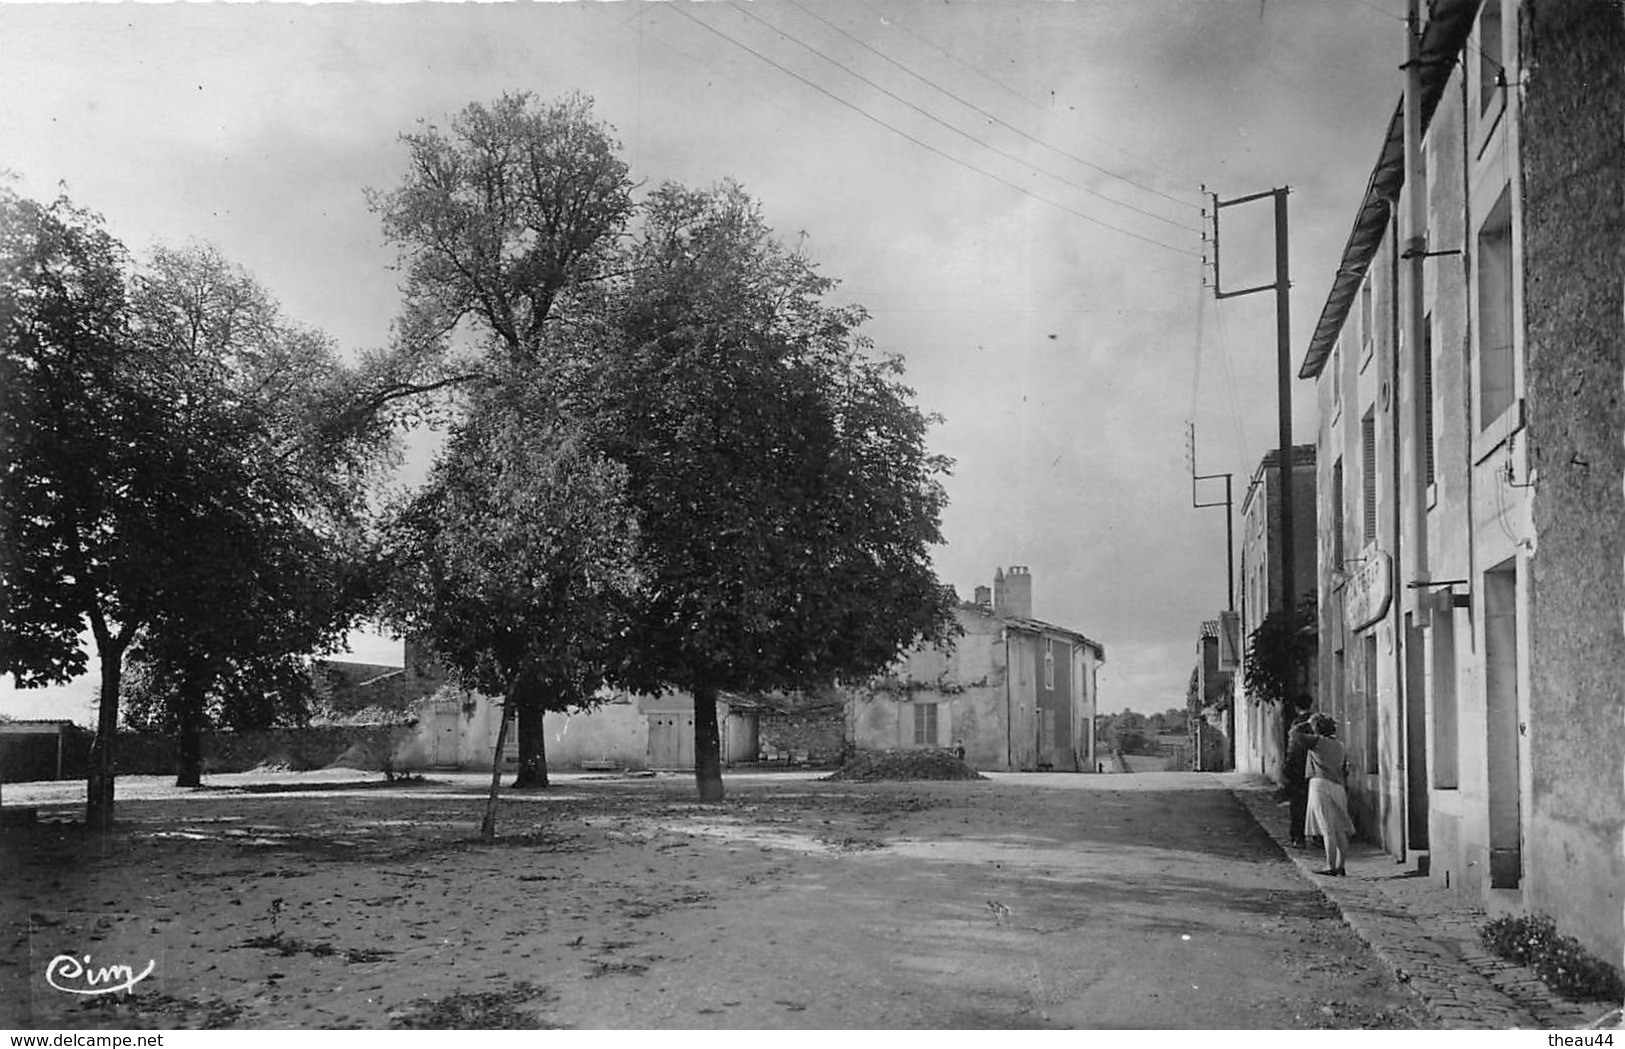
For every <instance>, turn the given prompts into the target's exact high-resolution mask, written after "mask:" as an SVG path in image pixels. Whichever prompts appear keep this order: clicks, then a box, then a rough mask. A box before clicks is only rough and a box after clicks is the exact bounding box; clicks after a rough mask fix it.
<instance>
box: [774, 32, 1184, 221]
mask: <svg viewBox="0 0 1625 1049" xmlns="http://www.w3.org/2000/svg"><path fill="white" fill-rule="evenodd" d="M787 2H788V3H789V4H790V6H791V7H794V8H795V9H797V10H798V11H801V12H803V13H804V14H806V15H808V16H809V17H811V18H815V19H817V20H818V21H820V22H822V23H824V24H825V25H827V26H829V27H830V28H831V29H833V30H835V31H836V32H837V33H839V34H841V35H842V36H844V37H846V38H847V39H848V40H851V41H852V42H853V43H855V44H857V45H858V46H859V47H861V48H863V49H864V50H866V51H868V52H870V53H871V54H874V55H876V56H878V57H879V58H880V59H881V60H883V61H885V62H888V63H890V64H891V65H893V66H896V67H897V68H898V69H900V70H902V71H903V72H904V73H907V74H908V75H909V76H911V77H913V78H914V79H915V80H918V81H919V82H920V83H922V84H924V85H925V86H927V87H929V88H931V89H932V90H935V91H939V92H941V93H942V94H944V95H947V96H948V97H949V98H951V99H953V100H954V101H955V102H958V103H959V104H960V105H962V106H965V107H967V108H969V109H973V110H975V111H976V112H977V113H979V114H981V115H982V116H984V117H986V118H987V119H988V120H991V121H993V122H994V123H995V124H998V125H999V126H1000V127H1003V128H1008V129H1009V130H1011V131H1013V132H1015V133H1016V134H1018V135H1020V136H1021V137H1022V138H1024V139H1027V140H1028V141H1029V142H1034V143H1037V144H1038V145H1040V146H1042V147H1043V148H1045V149H1047V150H1049V151H1050V152H1051V153H1054V154H1056V155H1058V156H1062V157H1065V158H1066V159H1068V160H1070V161H1073V162H1074V163H1077V164H1082V165H1083V166H1084V167H1086V168H1089V169H1091V170H1093V171H1098V172H1100V173H1101V174H1102V175H1105V176H1107V177H1108V178H1114V179H1117V180H1118V181H1119V182H1124V183H1127V184H1128V185H1130V186H1133V187H1134V188H1136V189H1139V190H1142V191H1144V192H1146V193H1150V194H1153V195H1154V196H1158V197H1161V198H1162V199H1163V200H1166V201H1169V202H1170V203H1173V204H1177V205H1179V206H1181V207H1190V206H1191V205H1190V204H1189V203H1188V202H1186V201H1183V200H1178V199H1176V198H1174V197H1170V196H1169V195H1168V194H1166V193H1163V192H1162V191H1160V190H1157V189H1153V188H1151V187H1150V186H1146V185H1142V184H1140V183H1139V182H1136V181H1134V180H1133V179H1131V178H1129V177H1128V176H1126V175H1120V174H1118V173H1117V172H1115V171H1112V170H1110V169H1108V168H1104V167H1101V166H1100V165H1099V164H1096V163H1095V162H1094V161H1092V160H1088V159H1086V158H1084V157H1080V156H1077V155H1076V154H1073V153H1068V152H1067V151H1066V150H1064V149H1060V148H1058V147H1056V146H1052V145H1050V144H1049V143H1048V142H1045V141H1044V140H1043V139H1041V138H1038V137H1036V136H1034V135H1030V134H1028V133H1027V132H1025V131H1023V130H1022V129H1021V128H1019V127H1016V126H1015V125H1014V124H1012V123H1010V122H1009V121H1007V120H1004V119H1003V118H1001V117H1000V116H998V114H996V113H992V112H989V111H988V110H986V109H983V108H982V107H981V106H979V105H977V104H976V103H975V102H972V101H970V100H969V99H966V98H962V97H961V96H960V95H958V94H956V93H954V92H953V91H950V90H948V89H947V88H945V87H943V86H942V85H941V84H938V83H936V82H935V81H932V80H930V79H929V78H927V77H924V76H921V75H920V74H919V73H916V72H915V71H914V70H912V69H910V68H909V67H908V66H906V65H904V64H903V63H901V62H899V61H897V60H896V59H895V58H892V57H891V56H890V55H888V54H886V53H885V52H884V51H881V50H879V49H878V48H876V47H873V46H872V45H870V44H869V43H868V42H867V41H865V40H863V39H862V38H860V37H858V36H855V35H854V34H852V33H849V32H847V31H846V30H845V29H842V28H841V27H840V26H838V25H836V24H835V23H834V22H831V21H830V20H829V19H827V18H825V17H824V16H823V15H820V14H819V13H818V12H816V11H813V10H810V9H809V8H807V7H804V6H802V5H801V4H800V3H797V2H796V0H787ZM780 31H781V32H782V30H780ZM786 35H788V34H786ZM832 61H833V60H832ZM842 68H845V67H844V66H843V67H842ZM847 72H851V70H847ZM853 75H854V76H856V75H857V74H855V73H854V74H853ZM989 148H992V147H991V146H990V147H989ZM1045 174H1049V173H1048V172H1045ZM1051 177H1052V178H1056V177H1058V176H1054V175H1051ZM1061 181H1066V180H1064V179H1062V180H1061ZM1068 185H1073V186H1075V188H1077V189H1081V190H1083V191H1084V192H1085V193H1089V194H1091V195H1093V196H1097V197H1100V199H1102V200H1106V201H1110V202H1111V203H1113V204H1116V205H1118V206H1119V207H1124V208H1128V209H1129V210H1130V211H1134V212H1138V213H1139V214H1141V215H1145V216H1148V217H1150V218H1154V219H1156V220H1158V221H1159V222H1166V223H1168V224H1169V225H1171V226H1176V227H1178V228H1179V229H1183V230H1189V227H1188V226H1185V225H1183V224H1181V223H1178V222H1175V221H1173V220H1172V219H1168V218H1164V217H1163V216H1161V215H1158V214H1155V213H1154V212H1150V211H1146V210H1144V209H1143V208H1139V207H1136V206H1135V205H1133V204H1130V203H1128V202H1126V201H1121V200H1117V199H1115V198H1113V197H1108V196H1106V195H1105V194H1102V193H1099V192H1098V191H1096V190H1093V189H1090V188H1089V187H1087V186H1081V185H1077V184H1076V183H1070V182H1069V183H1068Z"/></svg>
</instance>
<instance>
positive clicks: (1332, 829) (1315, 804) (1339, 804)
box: [1303, 776, 1354, 838]
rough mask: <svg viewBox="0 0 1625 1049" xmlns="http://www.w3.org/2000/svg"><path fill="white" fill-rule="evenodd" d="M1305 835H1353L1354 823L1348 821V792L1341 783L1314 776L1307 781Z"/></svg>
mask: <svg viewBox="0 0 1625 1049" xmlns="http://www.w3.org/2000/svg"><path fill="white" fill-rule="evenodd" d="M1303 829H1304V833H1306V834H1318V835H1320V836H1321V837H1323V838H1329V837H1336V836H1337V835H1338V834H1340V833H1341V834H1343V835H1349V834H1353V833H1354V821H1353V820H1351V819H1349V799H1348V792H1346V791H1345V790H1344V789H1343V785H1342V784H1341V783H1333V782H1332V781H1331V780H1329V779H1326V778H1324V777H1321V776H1316V777H1315V778H1314V779H1312V780H1310V781H1309V808H1308V810H1307V811H1306V812H1305V814H1304V820H1303Z"/></svg>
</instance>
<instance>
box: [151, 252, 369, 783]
mask: <svg viewBox="0 0 1625 1049" xmlns="http://www.w3.org/2000/svg"><path fill="white" fill-rule="evenodd" d="M130 316H131V331H130V338H131V340H132V341H134V342H137V343H140V344H142V345H143V346H145V347H146V348H147V349H148V350H149V351H150V353H151V354H152V357H153V359H154V360H155V361H157V362H161V364H162V366H163V367H164V369H165V370H164V381H165V384H166V387H167V389H168V391H169V398H170V403H171V410H172V415H171V418H170V420H169V421H170V430H171V438H172V439H173V440H175V441H177V442H178V443H179V444H180V445H182V446H183V447H185V448H186V449H187V451H188V455H189V458H190V460H191V461H192V462H194V463H195V464H198V465H200V466H201V465H203V464H213V466H212V468H210V469H207V470H204V469H199V470H196V471H194V474H193V476H192V481H193V484H194V487H195V490H194V491H192V492H191V493H190V497H189V499H188V501H187V504H186V506H185V507H184V508H183V510H182V512H183V513H185V514H187V515H190V516H191V518H192V527H191V528H189V529H188V531H187V533H186V534H185V536H184V541H185V550H186V556H187V559H188V563H189V570H188V571H187V572H186V573H185V574H184V575H182V576H180V577H178V578H177V579H174V580H171V581H170V583H169V585H168V587H167V591H166V593H167V599H166V600H165V601H164V602H163V603H162V604H161V605H159V606H158V607H156V608H155V610H154V612H153V615H152V619H151V622H150V623H149V624H148V625H147V629H145V630H143V631H142V633H141V634H140V636H139V639H138V640H137V642H136V645H135V647H134V648H133V649H132V651H131V656H132V657H133V658H134V659H135V660H137V661H138V662H139V663H140V664H142V665H143V666H144V667H145V668H146V670H147V671H148V672H147V673H146V674H145V675H144V680H146V681H147V682H149V683H151V684H152V685H153V686H155V687H157V688H160V689H162V692H163V695H164V701H165V707H166V709H165V710H164V718H163V720H164V722H165V724H166V726H167V727H169V728H171V729H172V730H173V731H174V732H175V733H176V735H177V737H178V741H179V746H178V759H179V768H178V769H177V782H178V783H179V784H181V785H183V786H196V785H197V784H198V783H199V781H200V778H201V771H202V769H201V751H200V747H199V734H200V731H201V729H202V728H203V726H204V725H205V723H207V722H208V721H211V720H212V721H215V722H217V723H220V724H224V725H227V726H230V727H239V728H247V727H265V726H266V725H267V724H269V723H272V722H276V721H293V722H296V723H297V722H299V721H300V720H302V716H303V715H304V713H305V703H306V702H308V698H309V697H308V691H309V690H308V688H307V687H305V686H304V684H303V678H304V674H303V671H304V669H305V663H306V657H307V656H308V655H309V654H310V653H312V652H317V651H322V650H326V649H330V648H331V647H333V646H334V645H336V644H337V643H338V641H339V639H340V637H341V635H342V632H343V630H344V629H345V628H346V627H347V626H349V625H350V624H351V622H352V621H353V619H354V618H355V617H356V616H357V615H358V614H359V613H360V612H361V611H362V610H363V604H362V598H363V597H364V596H365V588H364V587H363V586H362V585H361V584H362V578H363V574H362V566H363V565H364V564H365V557H364V550H363V543H362V538H361V532H362V525H363V516H364V513H365V498H366V494H367V492H368V491H369V488H370V487H371V486H370V484H369V481H371V480H373V479H374V478H375V477H376V476H377V469H376V468H377V467H378V466H379V465H381V463H383V462H384V461H386V459H387V456H386V453H387V451H388V450H389V440H390V429H389V427H388V426H387V425H380V423H381V420H382V414H381V413H380V412H374V413H372V414H370V415H367V414H363V415H355V414H354V413H353V412H352V411H351V405H352V403H353V400H354V395H355V393H354V390H353V385H354V383H355V381H356V376H354V375H353V374H352V371H351V369H349V368H347V367H346V366H345V365H344V364H343V363H342V362H341V361H340V359H339V356H338V353H337V351H336V349H335V348H334V347H333V345H332V344H331V342H330V340H328V339H327V338H325V337H324V336H323V335H322V334H321V333H319V332H316V331H312V330H309V329H306V328H304V327H302V326H300V325H297V324H294V323H292V322H290V321H288V320H287V319H286V318H284V317H283V316H282V313H281V310H280V308H279V307H278V305H277V304H276V302H275V300H274V299H273V298H272V297H271V295H270V294H269V293H268V292H267V291H266V290H265V289H264V288H263V287H261V286H260V285H259V283H258V282H257V281H255V280H254V278H253V277H252V276H251V275H250V274H248V273H247V272H246V271H244V270H243V269H242V268H241V267H238V266H235V265H233V264H232V263H230V262H229V261H228V260H226V259H224V258H223V257H221V256H220V254H219V253H218V252H217V251H215V250H214V249H212V248H210V247H207V246H201V245H196V246H190V247H187V248H183V249H168V248H159V249H156V250H155V251H154V252H153V253H152V256H151V258H150V260H149V261H148V262H147V264H146V265H145V266H144V267H143V268H142V269H141V270H140V271H139V272H138V273H137V275H136V278H135V280H134V282H133V285H132V289H131V293H130ZM346 397H348V398H349V399H346ZM335 415H339V416H348V417H350V418H352V419H353V420H354V422H353V423H352V424H351V425H348V426H341V425H340V424H338V423H336V422H335V418H334V416H335Z"/></svg>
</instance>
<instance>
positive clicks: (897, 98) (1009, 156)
mask: <svg viewBox="0 0 1625 1049" xmlns="http://www.w3.org/2000/svg"><path fill="white" fill-rule="evenodd" d="M734 9H735V10H737V11H738V12H739V13H740V14H742V15H744V16H745V17H747V18H750V19H753V20H755V21H757V22H760V23H761V24H762V25H764V26H767V27H768V28H769V29H771V30H773V31H774V32H775V33H778V34H779V35H780V36H782V37H784V38H785V39H786V40H788V41H790V42H791V43H792V44H795V45H796V46H797V47H800V48H802V49H804V50H806V51H810V52H811V53H813V54H814V55H817V56H818V57H819V58H822V59H823V60H824V61H826V62H828V63H829V64H830V65H832V66H834V67H836V68H837V69H839V70H841V71H842V72H844V73H846V74H847V75H848V76H851V77H853V78H854V79H856V80H860V81H862V82H863V83H865V84H867V85H869V86H870V87H872V88H874V89H875V90H876V91H879V92H880V93H881V94H883V95H885V96H886V97H887V98H890V99H891V100H892V101H894V102H897V103H899V104H900V105H903V106H906V107H908V108H909V109H911V110H913V111H914V112H916V113H918V114H920V115H921V116H922V117H925V118H926V119H927V120H929V121H931V122H932V123H935V124H938V125H940V126H942V127H944V128H947V129H948V130H949V131H952V132H953V133H954V134H956V135H958V136H960V137H961V138H964V139H967V140H968V141H969V142H970V143H971V144H972V145H974V146H981V147H982V148H983V149H987V150H991V151H992V152H994V153H997V154H998V155H999V156H1001V157H1003V158H1005V159H1006V160H1009V161H1012V162H1014V163H1016V164H1020V165H1021V166H1023V167H1026V168H1031V169H1032V170H1033V171H1036V172H1037V173H1038V174H1040V175H1044V176H1046V177H1048V178H1051V179H1054V180H1055V181H1056V182H1059V183H1061V184H1062V185H1063V186H1066V187H1068V188H1069V189H1075V190H1078V191H1080V192H1082V193H1087V194H1089V195H1090V196H1093V197H1099V198H1100V199H1101V200H1104V201H1105V202H1106V203H1108V204H1116V205H1117V206H1118V207H1121V208H1127V209H1128V210H1129V211H1134V212H1138V213H1139V214H1141V215H1144V216H1146V217H1147V218H1151V219H1155V220H1156V221H1158V222H1165V223H1167V224H1168V225H1170V226H1172V227H1174V228H1175V229H1177V230H1180V231H1182V232H1185V233H1199V232H1200V230H1197V229H1195V228H1193V227H1191V226H1187V225H1184V224H1183V223H1180V222H1175V221H1174V220H1173V219H1170V218H1165V217H1163V216H1162V215H1158V214H1156V213H1155V212H1151V211H1146V210H1145V209H1144V208H1139V207H1136V206H1135V205H1133V204H1127V203H1124V202H1123V201H1120V200H1116V199H1113V198H1112V197H1108V196H1106V195H1104V194H1102V193H1100V192H1098V191H1097V190H1093V189H1090V188H1089V187H1088V186H1085V185H1082V184H1081V183H1077V182H1073V181H1072V180H1071V179H1069V178H1066V177H1065V176H1062V175H1057V174H1055V172H1053V171H1050V170H1048V169H1047V168H1042V167H1039V166H1038V165H1037V164H1033V163H1031V162H1030V161H1026V160H1023V159H1022V158H1021V157H1018V156H1016V155H1015V154H1014V153H1010V152H1008V151H1007V150H1003V149H1000V148H999V147H998V146H995V145H993V144H992V143H991V142H986V141H984V140H982V139H980V138H977V137H976V136H975V135H973V134H971V133H970V132H968V131H966V130H964V129H963V128H960V127H956V126H955V125H953V124H950V123H948V121H946V120H943V119H942V118H941V117H939V116H937V115H936V114H935V113H932V112H931V111H930V110H927V109H923V108H921V107H920V106H917V105H915V104H914V103H913V102H910V101H909V100H908V99H906V98H904V97H902V96H901V95H899V94H897V93H896V92H894V91H891V90H890V89H888V88H886V87H885V86H883V85H881V84H878V83H876V82H875V81H873V80H870V79H869V78H868V77H866V76H864V75H863V74H862V73H859V72H857V71H855V70H853V69H852V68H850V67H849V66H846V65H844V64H843V63H841V62H839V61H837V60H836V59H833V58H831V57H829V56H828V55H826V54H824V52H822V51H820V50H818V49H817V48H816V47H813V46H812V45H811V44H808V43H807V42H806V41H804V40H801V39H799V38H797V37H796V36H795V34H793V33H788V32H786V31H785V30H783V29H781V28H780V27H778V26H776V25H774V24H773V23H772V22H769V21H768V20H767V19H765V18H763V17H761V16H760V15H758V14H755V13H754V12H752V11H750V10H748V9H746V8H743V7H738V6H735V8H734ZM1035 141H1036V140H1035ZM1042 144H1043V143H1040V145H1042Z"/></svg>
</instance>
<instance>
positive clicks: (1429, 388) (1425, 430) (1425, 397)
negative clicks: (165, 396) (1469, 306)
mask: <svg viewBox="0 0 1625 1049" xmlns="http://www.w3.org/2000/svg"><path fill="white" fill-rule="evenodd" d="M1422 455H1423V463H1422V471H1423V477H1424V478H1425V480H1424V482H1423V483H1424V484H1430V485H1431V484H1432V483H1433V482H1434V472H1433V314H1431V313H1430V314H1428V315H1427V316H1425V317H1423V318H1422Z"/></svg>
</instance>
